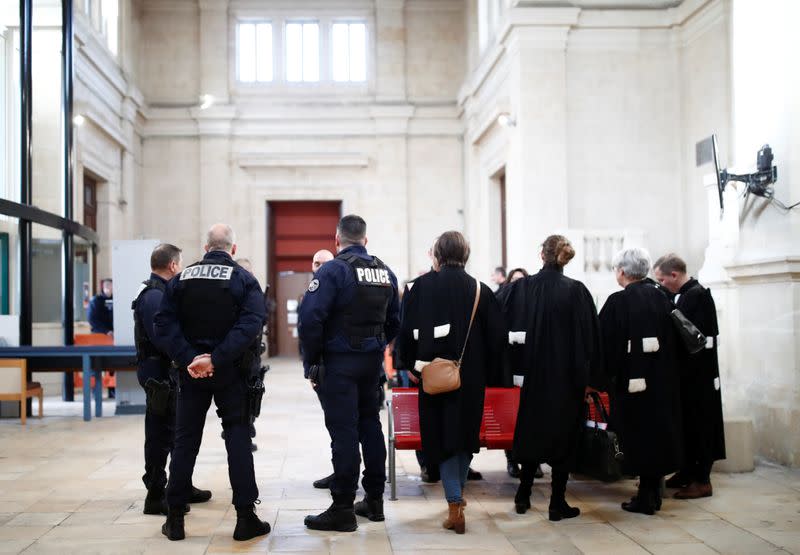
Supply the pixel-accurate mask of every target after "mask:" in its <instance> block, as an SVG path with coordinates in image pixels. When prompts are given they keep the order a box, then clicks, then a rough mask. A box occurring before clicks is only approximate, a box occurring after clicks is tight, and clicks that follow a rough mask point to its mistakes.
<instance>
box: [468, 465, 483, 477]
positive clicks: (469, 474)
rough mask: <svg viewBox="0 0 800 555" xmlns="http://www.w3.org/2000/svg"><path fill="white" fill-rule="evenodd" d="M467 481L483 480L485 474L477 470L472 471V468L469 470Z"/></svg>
mask: <svg viewBox="0 0 800 555" xmlns="http://www.w3.org/2000/svg"><path fill="white" fill-rule="evenodd" d="M467 480H483V474H481V473H480V472H478V471H477V470H472V467H470V468H469V470H467Z"/></svg>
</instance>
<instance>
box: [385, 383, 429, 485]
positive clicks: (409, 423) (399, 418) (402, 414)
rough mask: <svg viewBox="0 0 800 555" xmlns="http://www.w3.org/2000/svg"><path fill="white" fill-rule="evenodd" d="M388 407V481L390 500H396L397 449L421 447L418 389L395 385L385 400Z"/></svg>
mask: <svg viewBox="0 0 800 555" xmlns="http://www.w3.org/2000/svg"><path fill="white" fill-rule="evenodd" d="M386 406H387V407H388V408H389V411H388V413H389V449H388V451H389V483H390V484H391V500H392V501H396V500H397V462H396V458H395V451H396V450H397V449H404V450H407V449H414V450H417V449H422V436H421V435H420V431H419V390H418V389H417V388H416V387H395V388H393V389H392V396H391V398H390V399H388V400H387V401H386Z"/></svg>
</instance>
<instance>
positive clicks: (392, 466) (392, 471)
mask: <svg viewBox="0 0 800 555" xmlns="http://www.w3.org/2000/svg"><path fill="white" fill-rule="evenodd" d="M386 409H387V411H386V412H387V413H388V415H389V418H388V420H389V484H390V490H389V491H390V492H391V494H390V496H389V499H390V500H391V501H397V459H396V453H395V443H394V413H393V412H392V400H391V399H388V400H387V401H386Z"/></svg>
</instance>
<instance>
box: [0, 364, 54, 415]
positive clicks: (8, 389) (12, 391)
mask: <svg viewBox="0 0 800 555" xmlns="http://www.w3.org/2000/svg"><path fill="white" fill-rule="evenodd" d="M32 397H38V398H39V418H41V417H42V402H43V401H44V391H43V390H42V386H41V385H40V384H39V383H38V382H29V381H28V361H27V360H26V359H24V358H6V359H0V401H19V418H20V421H21V423H22V424H23V425H24V424H25V421H26V419H27V417H28V399H29V398H32Z"/></svg>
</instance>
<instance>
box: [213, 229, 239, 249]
mask: <svg viewBox="0 0 800 555" xmlns="http://www.w3.org/2000/svg"><path fill="white" fill-rule="evenodd" d="M235 243H236V234H235V233H234V232H233V228H232V227H231V226H229V225H228V224H214V225H213V226H211V229H209V230H208V234H207V235H206V245H207V246H208V250H209V251H225V252H230V251H231V249H233V245H234V244H235Z"/></svg>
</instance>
